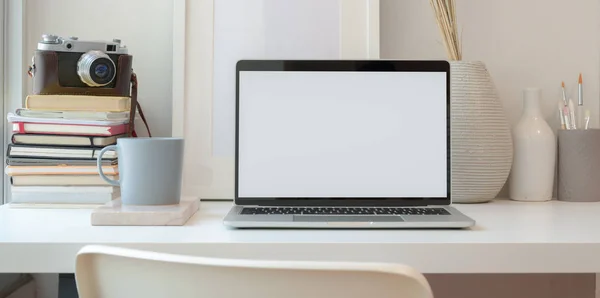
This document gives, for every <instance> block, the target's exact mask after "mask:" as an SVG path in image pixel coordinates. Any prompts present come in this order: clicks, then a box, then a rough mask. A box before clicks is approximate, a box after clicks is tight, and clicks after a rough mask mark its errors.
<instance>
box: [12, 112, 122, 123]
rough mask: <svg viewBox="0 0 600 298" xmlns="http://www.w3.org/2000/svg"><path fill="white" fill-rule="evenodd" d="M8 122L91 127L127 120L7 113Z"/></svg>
mask: <svg viewBox="0 0 600 298" xmlns="http://www.w3.org/2000/svg"><path fill="white" fill-rule="evenodd" d="M6 119H7V120H8V122H12V123H14V122H24V123H48V124H70V125H93V126H113V125H119V124H125V123H128V122H129V119H121V120H114V119H111V120H91V119H64V118H43V117H41V118H39V117H28V116H19V115H17V114H14V113H8V114H7V115H6Z"/></svg>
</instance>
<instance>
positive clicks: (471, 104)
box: [450, 61, 513, 203]
mask: <svg viewBox="0 0 600 298" xmlns="http://www.w3.org/2000/svg"><path fill="white" fill-rule="evenodd" d="M450 66H451V72H450V74H451V139H452V142H451V144H452V146H451V147H452V202H453V203H481V202H487V201H490V200H492V199H494V198H495V197H496V195H498V193H499V192H500V190H501V189H502V187H503V186H504V184H505V183H506V179H507V178H508V174H509V173H510V169H511V165H512V160H513V144H512V138H511V133H510V127H509V125H508V121H507V119H506V116H505V115H504V111H503V109H502V105H501V103H500V100H499V99H498V94H497V92H496V88H495V86H494V83H493V81H492V79H491V77H490V74H489V72H488V71H487V68H486V67H485V64H484V63H483V62H478V61H473V62H466V61H455V62H450Z"/></svg>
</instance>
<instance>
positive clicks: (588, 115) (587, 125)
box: [585, 110, 590, 129]
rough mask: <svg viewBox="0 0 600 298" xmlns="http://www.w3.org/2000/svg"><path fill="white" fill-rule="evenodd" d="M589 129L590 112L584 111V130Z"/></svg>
mask: <svg viewBox="0 0 600 298" xmlns="http://www.w3.org/2000/svg"><path fill="white" fill-rule="evenodd" d="M589 128H590V110H585V129H589Z"/></svg>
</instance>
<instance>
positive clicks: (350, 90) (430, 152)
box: [237, 71, 448, 198]
mask: <svg viewBox="0 0 600 298" xmlns="http://www.w3.org/2000/svg"><path fill="white" fill-rule="evenodd" d="M446 75H447V74H446V73H445V72H414V71H413V72H366V71H360V72H353V71H339V72H336V71H240V72H239V94H238V96H239V97H238V98H239V99H238V100H239V106H238V109H239V110H238V113H239V114H238V117H239V118H238V132H237V133H238V144H237V146H238V147H237V154H238V162H237V183H238V185H237V190H238V197H240V198H424V197H428V198H446V197H447V196H448V185H447V183H448V179H447V178H448V168H447V167H448V162H447V154H448V151H447V142H448V138H447V125H446V122H447V97H446V90H447V86H446V80H447V78H446Z"/></svg>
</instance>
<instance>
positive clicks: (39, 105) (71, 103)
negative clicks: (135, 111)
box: [25, 95, 131, 112]
mask: <svg viewBox="0 0 600 298" xmlns="http://www.w3.org/2000/svg"><path fill="white" fill-rule="evenodd" d="M130 107H131V99H130V98H129V97H121V96H93V95H28V96H27V98H26V99H25V108H27V109H30V110H50V111H89V112H125V111H129V109H130Z"/></svg>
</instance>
